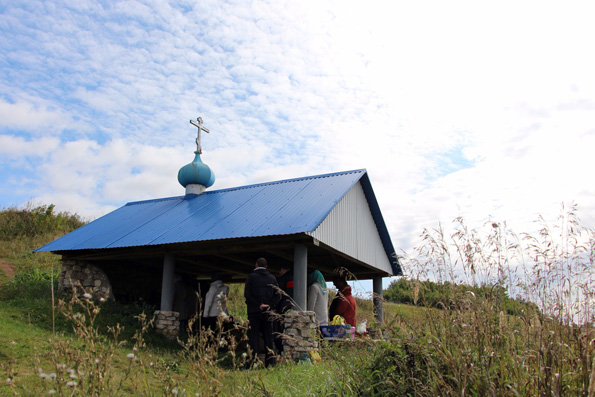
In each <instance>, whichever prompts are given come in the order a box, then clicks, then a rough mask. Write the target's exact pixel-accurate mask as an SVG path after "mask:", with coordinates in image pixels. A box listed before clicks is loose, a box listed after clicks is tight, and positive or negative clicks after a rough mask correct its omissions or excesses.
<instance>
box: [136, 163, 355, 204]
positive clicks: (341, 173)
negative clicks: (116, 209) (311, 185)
mask: <svg viewBox="0 0 595 397" xmlns="http://www.w3.org/2000/svg"><path fill="white" fill-rule="evenodd" d="M355 173H362V174H366V173H367V170H366V169H365V168H360V169H356V170H349V171H339V172H331V173H327V174H320V175H311V176H303V177H299V178H289V179H281V180H277V181H270V182H261V183H254V184H251V185H244V186H235V187H228V188H225V189H219V190H210V191H206V192H204V193H203V194H202V195H201V196H208V195H211V194H215V193H223V192H228V191H232V190H241V189H251V188H254V187H258V186H265V185H275V184H280V183H289V182H297V181H303V180H306V179H317V178H329V177H332V176H338V175H346V174H355ZM188 196H189V195H185V196H172V197H164V198H157V199H150V200H140V201H131V202H128V203H126V204H125V206H128V205H138V204H146V203H152V202H158V201H166V200H183V199H184V198H187V197H188ZM191 196H192V198H194V197H198V196H197V195H191Z"/></svg>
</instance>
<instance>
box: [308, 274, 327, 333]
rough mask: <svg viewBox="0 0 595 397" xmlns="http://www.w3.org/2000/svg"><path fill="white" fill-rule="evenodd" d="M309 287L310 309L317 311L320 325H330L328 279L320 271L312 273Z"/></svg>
mask: <svg viewBox="0 0 595 397" xmlns="http://www.w3.org/2000/svg"><path fill="white" fill-rule="evenodd" d="M309 281H310V283H311V284H310V287H308V310H309V311H313V312H314V313H316V322H317V323H318V326H321V325H328V291H327V289H326V281H325V280H324V276H323V275H322V273H320V271H318V270H314V271H313V272H312V273H310V278H309Z"/></svg>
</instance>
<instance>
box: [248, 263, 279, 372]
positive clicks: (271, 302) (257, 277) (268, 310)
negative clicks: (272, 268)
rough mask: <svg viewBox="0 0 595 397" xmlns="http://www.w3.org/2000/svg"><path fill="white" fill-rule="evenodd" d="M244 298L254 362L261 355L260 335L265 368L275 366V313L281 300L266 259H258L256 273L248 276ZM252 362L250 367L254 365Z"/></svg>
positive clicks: (277, 286) (275, 280) (253, 272)
mask: <svg viewBox="0 0 595 397" xmlns="http://www.w3.org/2000/svg"><path fill="white" fill-rule="evenodd" d="M244 297H245V298H246V306H247V312H248V321H249V323H250V329H249V330H248V343H249V344H250V347H251V348H252V352H253V353H252V354H253V356H252V362H253V359H254V357H256V356H257V355H258V354H259V353H260V334H261V333H262V337H263V339H264V347H265V357H266V358H265V366H267V367H268V366H269V365H273V364H275V353H274V351H273V312H272V310H273V309H274V308H275V307H276V306H277V304H278V303H279V300H280V299H281V294H280V292H279V285H278V284H277V279H276V278H275V276H273V275H272V274H271V273H269V271H268V270H267V261H266V259H265V258H258V260H257V261H256V264H255V267H254V271H252V273H250V274H249V275H248V278H247V279H246V285H245V287H244ZM252 362H250V365H251V364H252Z"/></svg>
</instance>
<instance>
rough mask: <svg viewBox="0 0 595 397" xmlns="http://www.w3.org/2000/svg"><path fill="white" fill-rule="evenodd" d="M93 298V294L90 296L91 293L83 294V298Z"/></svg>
mask: <svg viewBox="0 0 595 397" xmlns="http://www.w3.org/2000/svg"><path fill="white" fill-rule="evenodd" d="M92 297H93V296H91V294H90V293H88V292H85V293H84V294H83V298H87V299H91V298H92Z"/></svg>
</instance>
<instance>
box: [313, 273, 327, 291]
mask: <svg viewBox="0 0 595 397" xmlns="http://www.w3.org/2000/svg"><path fill="white" fill-rule="evenodd" d="M310 280H311V281H312V282H314V283H316V284H318V285H319V286H320V289H321V290H322V293H323V294H325V295H326V293H327V292H328V291H327V290H326V280H325V279H324V276H323V275H322V273H320V271H319V270H314V271H313V272H312V273H310Z"/></svg>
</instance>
